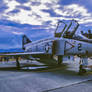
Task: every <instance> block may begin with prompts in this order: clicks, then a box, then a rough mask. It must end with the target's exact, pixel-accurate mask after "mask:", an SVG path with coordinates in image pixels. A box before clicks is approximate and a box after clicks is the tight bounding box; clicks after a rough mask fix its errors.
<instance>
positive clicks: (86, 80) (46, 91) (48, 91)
mask: <svg viewBox="0 0 92 92" xmlns="http://www.w3.org/2000/svg"><path fill="white" fill-rule="evenodd" d="M88 81H92V79H85V80H83V81H80V82H76V83H72V84H68V85H66V86H62V87H58V88H54V89H50V90H45V91H43V92H50V91H54V90H57V89H60V88H65V87H70V86H73V85H76V84H81V83H85V82H88Z"/></svg>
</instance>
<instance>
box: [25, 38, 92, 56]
mask: <svg viewBox="0 0 92 92" xmlns="http://www.w3.org/2000/svg"><path fill="white" fill-rule="evenodd" d="M53 43H55V44H53ZM53 47H54V48H53ZM25 51H27V52H44V54H53V51H54V55H88V56H91V55H92V43H89V42H84V41H79V40H75V39H68V38H56V37H53V38H48V39H42V40H39V41H34V42H32V43H28V44H26V45H25Z"/></svg>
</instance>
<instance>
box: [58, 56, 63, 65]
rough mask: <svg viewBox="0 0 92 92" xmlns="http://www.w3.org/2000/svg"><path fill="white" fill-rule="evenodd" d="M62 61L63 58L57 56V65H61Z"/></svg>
mask: <svg viewBox="0 0 92 92" xmlns="http://www.w3.org/2000/svg"><path fill="white" fill-rule="evenodd" d="M62 61H63V56H61V55H59V56H58V65H61V64H62Z"/></svg>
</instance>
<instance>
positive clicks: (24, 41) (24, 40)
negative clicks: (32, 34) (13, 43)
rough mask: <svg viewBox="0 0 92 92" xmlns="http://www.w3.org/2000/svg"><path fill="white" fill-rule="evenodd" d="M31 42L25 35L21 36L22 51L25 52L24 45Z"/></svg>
mask: <svg viewBox="0 0 92 92" xmlns="http://www.w3.org/2000/svg"><path fill="white" fill-rule="evenodd" d="M31 42H32V41H31V40H30V39H29V38H28V37H27V36H26V35H23V37H22V49H23V50H25V47H24V45H25V44H28V43H31Z"/></svg>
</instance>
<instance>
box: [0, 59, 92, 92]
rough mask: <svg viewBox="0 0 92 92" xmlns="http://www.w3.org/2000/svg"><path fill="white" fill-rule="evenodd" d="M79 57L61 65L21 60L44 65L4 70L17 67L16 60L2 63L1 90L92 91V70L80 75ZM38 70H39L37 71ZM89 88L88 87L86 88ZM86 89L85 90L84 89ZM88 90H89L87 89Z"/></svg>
mask: <svg viewBox="0 0 92 92" xmlns="http://www.w3.org/2000/svg"><path fill="white" fill-rule="evenodd" d="M76 61H78V59H76V60H75V61H74V62H72V61H67V62H64V64H62V65H61V66H56V67H52V68H48V67H46V66H45V67H42V66H44V64H42V63H38V62H37V61H34V62H30V61H29V62H28V61H27V62H26V61H21V65H25V64H26V63H27V64H37V65H40V67H42V69H41V70H39V69H38V68H37V67H35V68H32V67H31V68H29V69H27V70H29V71H26V68H25V69H21V70H13V69H11V70H10V69H8V68H6V70H3V67H6V66H7V67H16V63H15V61H13V62H5V63H0V66H1V68H2V69H0V92H49V91H51V92H77V90H78V91H79V92H91V91H90V90H91V84H92V81H91V80H92V72H91V70H90V71H88V72H87V73H86V74H84V75H81V76H80V75H78V67H79V66H78V65H79V64H78V62H76ZM90 61H91V60H89V62H90ZM35 70H37V71H35ZM86 88H87V89H86ZM84 89H85V90H84ZM87 90H88V91H87Z"/></svg>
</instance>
